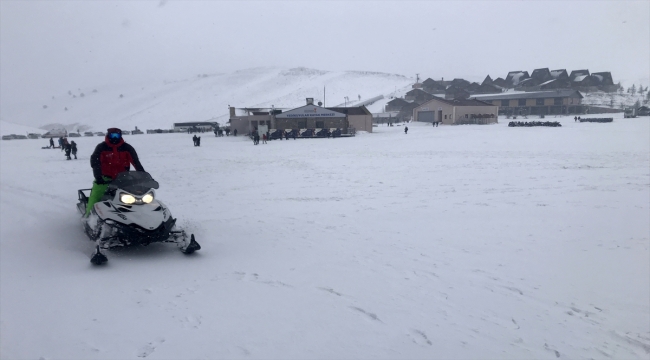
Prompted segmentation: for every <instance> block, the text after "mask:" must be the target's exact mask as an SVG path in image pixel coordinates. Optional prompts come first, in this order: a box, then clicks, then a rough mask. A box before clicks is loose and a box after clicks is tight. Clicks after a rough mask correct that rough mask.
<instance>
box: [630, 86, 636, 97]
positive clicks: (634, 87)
mask: <svg viewBox="0 0 650 360" xmlns="http://www.w3.org/2000/svg"><path fill="white" fill-rule="evenodd" d="M630 93H632V95H634V94H636V86H634V84H632V89H630Z"/></svg>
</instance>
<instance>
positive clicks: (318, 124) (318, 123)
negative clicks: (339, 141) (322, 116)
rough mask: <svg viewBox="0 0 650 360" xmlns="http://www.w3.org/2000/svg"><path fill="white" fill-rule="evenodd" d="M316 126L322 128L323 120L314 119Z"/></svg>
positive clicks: (323, 125)
mask: <svg viewBox="0 0 650 360" xmlns="http://www.w3.org/2000/svg"><path fill="white" fill-rule="evenodd" d="M316 127H317V128H319V129H322V128H324V127H325V123H324V121H316Z"/></svg>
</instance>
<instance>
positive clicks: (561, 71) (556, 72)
mask: <svg viewBox="0 0 650 360" xmlns="http://www.w3.org/2000/svg"><path fill="white" fill-rule="evenodd" d="M563 74H564V76H562V75H563ZM551 76H552V77H553V78H554V79H557V78H560V77H569V74H568V73H567V72H566V69H557V70H551Z"/></svg>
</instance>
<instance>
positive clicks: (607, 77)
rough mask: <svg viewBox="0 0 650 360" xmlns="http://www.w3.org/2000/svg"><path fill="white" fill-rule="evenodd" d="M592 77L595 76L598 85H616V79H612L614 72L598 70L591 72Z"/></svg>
mask: <svg viewBox="0 0 650 360" xmlns="http://www.w3.org/2000/svg"><path fill="white" fill-rule="evenodd" d="M591 77H592V78H595V79H594V80H595V81H597V82H598V85H601V86H602V85H605V86H607V85H614V80H612V73H610V72H609V71H605V72H596V73H593V74H591Z"/></svg>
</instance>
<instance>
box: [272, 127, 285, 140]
mask: <svg viewBox="0 0 650 360" xmlns="http://www.w3.org/2000/svg"><path fill="white" fill-rule="evenodd" d="M271 130H273V131H272V132H271V135H270V139H269V140H277V139H281V138H282V137H283V135H284V132H283V131H282V130H281V129H277V130H276V129H271Z"/></svg>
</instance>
